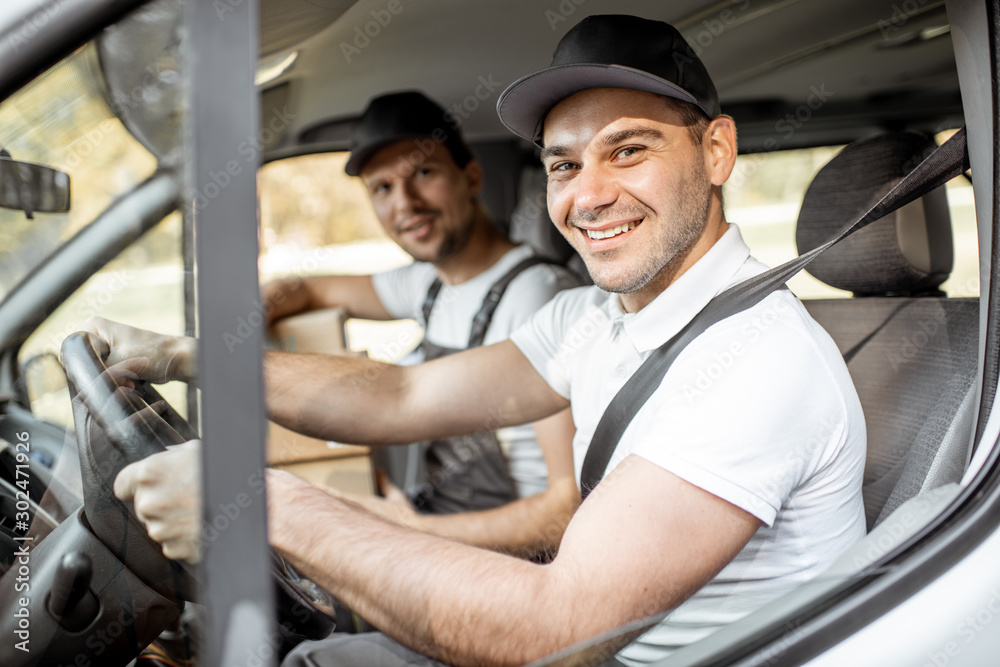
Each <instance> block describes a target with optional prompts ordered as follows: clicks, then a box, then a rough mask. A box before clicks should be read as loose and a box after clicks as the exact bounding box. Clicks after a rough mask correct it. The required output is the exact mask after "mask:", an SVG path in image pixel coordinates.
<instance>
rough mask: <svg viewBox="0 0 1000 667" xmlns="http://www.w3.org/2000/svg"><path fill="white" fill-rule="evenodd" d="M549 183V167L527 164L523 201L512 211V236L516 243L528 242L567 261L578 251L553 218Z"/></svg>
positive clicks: (521, 188)
mask: <svg viewBox="0 0 1000 667" xmlns="http://www.w3.org/2000/svg"><path fill="white" fill-rule="evenodd" d="M545 182H546V177H545V170H544V169H541V168H540V167H525V169H524V170H523V171H522V172H521V180H520V183H519V186H518V192H519V195H520V201H519V203H518V205H517V206H516V207H515V208H514V211H513V213H512V214H511V217H510V233H509V234H508V236H509V237H510V240H511V241H513V242H514V243H527V244H528V245H530V246H531V247H532V248H534V249H535V252H536V253H537V254H539V255H540V256H542V257H547V258H549V259H551V260H554V261H556V262H558V263H559V264H565V263H566V262H567V260H569V258H570V257H571V256H572V255H573V254H574V252H573V246H571V245H570V244H569V242H567V241H566V239H564V238H563V237H562V234H560V233H559V230H558V229H556V227H555V225H553V224H552V221H551V220H549V211H548V208H547V207H546V204H545Z"/></svg>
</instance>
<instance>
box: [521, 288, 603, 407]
mask: <svg viewBox="0 0 1000 667" xmlns="http://www.w3.org/2000/svg"><path fill="white" fill-rule="evenodd" d="M595 294H602V293H600V292H598V291H597V288H596V287H577V288H575V289H568V290H564V291H562V292H560V293H559V294H557V295H556V296H555V297H554V298H553V299H552V300H551V301H549V302H548V303H547V304H545V305H544V306H543V307H542V308H541V309H540V310H539V311H538V312H537V313H535V315H534V316H533V317H531V319H529V320H528V321H527V322H526V323H525V324H524V325H522V326H521V327H520V328H518V329H517V330H516V331H515V332H514V333H513V334H511V337H510V339H511V341H513V343H514V344H515V345H517V347H518V349H519V350H521V353H522V354H524V356H525V357H527V359H528V361H529V362H531V365H532V366H534V368H535V370H536V371H538V374H539V375H541V376H542V378H543V379H544V380H545V382H546V383H548V385H549V386H550V387H552V389H553V390H554V391H555V392H556V393H557V394H559V395H560V396H562V397H563V398H566V399H570V398H571V397H570V393H571V392H570V387H571V382H572V371H573V367H574V365H576V363H577V359H578V358H579V356H580V355H581V354H582V352H583V351H584V350H585V349H586V348H587V347H588V345H590V344H592V343H593V339H594V338H595V337H597V336H599V335H601V333H602V332H604V331H605V329H606V326H607V323H608V316H607V314H606V313H605V312H604V311H603V310H602V309H601V308H600V307H599V306H597V305H596V304H595V303H592V297H594V295H595ZM598 300H601V298H600V297H598Z"/></svg>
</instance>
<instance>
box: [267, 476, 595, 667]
mask: <svg viewBox="0 0 1000 667" xmlns="http://www.w3.org/2000/svg"><path fill="white" fill-rule="evenodd" d="M270 481H273V480H269V482H270ZM284 491H287V488H286V489H284V490H283V491H282V492H279V493H276V494H272V495H273V496H281V497H272V500H271V531H272V532H271V541H272V544H273V546H274V547H275V548H276V549H278V550H279V551H281V552H282V553H284V554H286V555H287V556H288V557H289V558H290V559H291V561H292V563H293V564H295V565H296V567H299V568H300V569H301V570H302V571H303V572H304V573H305V574H306V575H307V576H309V577H311V578H313V579H314V580H315V581H317V583H319V584H320V585H322V586H323V587H324V588H326V589H328V590H329V591H330V592H331V593H333V594H334V596H336V597H337V598H338V599H340V600H341V601H343V602H344V603H345V604H346V605H348V606H349V607H350V608H352V609H353V610H355V611H356V612H357V613H358V614H360V615H361V616H363V617H364V618H366V619H368V620H369V621H370V622H371V623H373V624H374V625H376V626H377V627H379V628H383V629H384V631H385V632H386V633H387V634H389V635H390V636H392V637H394V638H395V639H397V640H398V641H400V642H402V643H404V644H406V645H408V646H411V647H413V648H415V649H416V650H418V651H420V652H422V653H425V654H427V655H431V656H433V657H436V658H438V659H441V660H444V661H446V662H449V663H451V664H456V665H472V664H475V665H484V664H485V665H508V664H524V663H525V662H529V661H531V660H532V659H535V658H538V657H540V656H542V655H545V654H547V653H550V652H552V651H554V650H557V649H558V648H560V647H562V646H566V645H568V644H570V643H572V642H573V641H574V640H576V639H577V638H578V637H577V636H576V634H577V633H578V632H579V624H577V623H574V622H573V620H572V618H571V613H570V610H571V609H573V608H574V600H573V599H572V598H571V597H570V596H568V595H567V589H568V588H571V587H567V586H566V585H565V584H566V583H567V582H568V577H566V573H565V572H562V571H560V570H559V569H556V568H554V567H553V566H541V565H537V564H533V563H529V562H527V561H522V560H518V559H514V558H510V557H508V556H503V555H501V554H495V553H490V552H486V551H482V550H480V549H475V548H473V547H468V546H465V545H461V544H457V543H454V542H450V541H447V540H443V539H440V538H437V537H434V536H431V535H426V534H422V533H419V532H416V531H411V530H409V529H406V528H403V527H400V526H396V525H394V524H391V523H389V522H387V521H384V520H382V519H379V518H377V517H375V516H373V515H371V514H369V513H367V512H365V511H364V510H362V509H361V508H359V507H357V506H352V505H350V504H347V503H343V502H341V501H338V500H336V499H333V498H331V497H330V496H329V495H328V494H326V493H324V492H323V491H320V490H318V489H315V488H310V487H305V486H303V485H297V486H296V487H295V489H294V492H293V493H286V492H284ZM303 517H308V519H304V518H303ZM316 525H323V526H326V527H329V530H327V529H324V530H323V531H317V530H315V526H316ZM403 553H405V554H406V558H405V559H404V558H400V557H399V555H400V554H403Z"/></svg>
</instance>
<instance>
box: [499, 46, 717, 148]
mask: <svg viewBox="0 0 1000 667" xmlns="http://www.w3.org/2000/svg"><path fill="white" fill-rule="evenodd" d="M588 88H630V89H633V90H644V91H646V92H649V93H656V94H657V95H664V96H666V97H672V98H674V99H678V100H682V101H684V102H690V103H691V104H693V105H695V106H696V107H698V108H699V109H701V110H702V111H704V112H705V114H706V115H707V116H712V114H711V113H709V112H708V111H707V110H706V109H705V108H704V107H702V106H701V104H700V103H699V102H698V100H696V99H695V98H694V96H693V95H691V94H690V93H689V92H687V91H686V90H684V89H683V88H681V87H680V86H678V85H677V84H675V83H672V82H670V81H667V80H666V79H661V78H660V77H658V76H655V75H653V74H650V73H648V72H644V71H642V70H638V69H634V68H632V67H625V66H624V65H602V64H599V63H586V64H573V65H557V66H555V67H549V68H548V69H543V70H540V71H538V72H535V73H533V74H529V75H528V76H525V77H522V78H520V79H518V80H517V81H515V82H514V83H512V84H511V85H510V86H508V87H507V90H505V91H503V93H502V94H501V95H500V99H499V100H498V101H497V114H498V115H499V116H500V121H501V122H502V123H503V124H504V125H506V126H507V129H509V130H510V131H511V132H513V133H514V134H516V135H517V136H519V137H523V138H525V139H527V140H529V141H531V142H533V143H535V144H538V145H539V146H541V145H542V143H541V141H542V121H543V120H545V116H546V114H548V112H549V111H550V110H551V109H552V107H554V106H555V105H556V104H558V103H559V102H560V101H562V100H564V99H566V98H567V97H569V96H570V95H572V94H573V93H577V92H579V91H581V90H587V89H588Z"/></svg>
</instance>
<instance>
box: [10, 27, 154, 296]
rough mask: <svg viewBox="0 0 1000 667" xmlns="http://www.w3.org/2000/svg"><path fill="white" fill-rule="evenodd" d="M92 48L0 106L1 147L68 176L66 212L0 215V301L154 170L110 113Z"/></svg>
mask: <svg viewBox="0 0 1000 667" xmlns="http://www.w3.org/2000/svg"><path fill="white" fill-rule="evenodd" d="M96 68H97V64H96V56H95V54H94V51H93V46H89V47H86V48H84V49H81V50H79V51H77V52H76V53H75V54H73V55H72V56H70V57H69V58H67V59H66V60H64V61H63V62H62V63H61V64H59V65H58V66H56V67H54V68H52V69H51V70H49V71H48V72H47V73H45V74H44V75H42V76H41V77H39V78H38V79H36V80H35V81H34V82H33V83H32V84H31V85H29V86H27V87H26V88H24V89H23V90H21V91H19V92H18V93H17V94H15V95H13V96H11V97H10V98H9V99H8V100H6V101H5V102H4V103H3V104H2V105H0V147H2V148H5V149H6V150H7V151H8V152H9V153H10V154H11V156H12V157H13V158H14V159H16V160H21V161H25V162H34V163H40V164H44V165H47V166H50V167H54V168H56V169H59V170H61V171H64V172H66V173H67V174H69V176H70V184H71V199H70V210H69V211H68V212H67V213H36V214H35V215H34V219H30V220H29V219H27V218H26V216H25V214H24V213H23V212H21V211H13V210H9V209H0V300H2V299H3V298H4V297H6V296H7V294H8V293H9V292H10V290H11V289H12V288H13V287H14V286H15V285H17V283H18V282H20V281H21V279H22V278H24V276H25V275H27V273H28V272H29V271H31V270H32V269H33V268H35V267H36V266H38V265H39V264H41V262H42V261H43V260H44V259H45V258H46V257H48V256H49V255H50V254H51V253H52V251H53V250H55V249H56V248H58V247H59V245H60V244H62V242H63V241H65V240H66V239H68V238H69V237H71V236H72V235H73V234H75V233H76V232H77V231H79V230H80V229H81V228H83V227H84V226H86V224H87V223H89V222H91V221H92V220H93V219H94V218H95V217H97V215H98V214H99V213H100V212H101V211H103V210H104V209H105V208H107V206H108V204H110V203H111V201H113V200H114V199H115V198H116V197H117V196H119V195H121V194H123V193H125V192H128V191H129V190H131V189H132V188H133V187H134V186H135V185H136V184H138V183H140V182H141V181H143V180H144V179H145V178H147V177H148V176H149V175H150V174H152V173H153V171H154V170H155V168H156V160H155V158H154V157H153V156H152V155H150V154H149V152H148V151H146V149H144V148H143V147H142V146H141V145H140V144H139V143H138V142H137V141H136V140H135V139H134V138H132V136H131V135H130V134H129V133H128V131H127V130H126V129H125V127H124V126H123V125H122V123H121V121H119V120H118V119H117V118H116V117H115V116H114V115H113V114H112V113H111V110H110V109H109V108H108V105H107V104H106V103H105V100H104V95H103V92H102V85H103V84H102V83H100V81H101V80H100V79H99V78H98V76H99V75H98V74H97V69H96Z"/></svg>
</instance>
